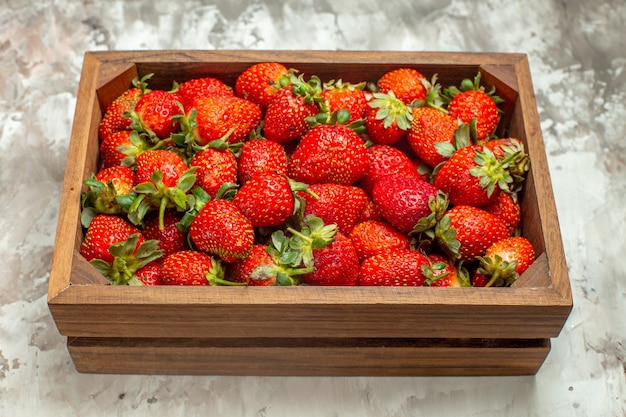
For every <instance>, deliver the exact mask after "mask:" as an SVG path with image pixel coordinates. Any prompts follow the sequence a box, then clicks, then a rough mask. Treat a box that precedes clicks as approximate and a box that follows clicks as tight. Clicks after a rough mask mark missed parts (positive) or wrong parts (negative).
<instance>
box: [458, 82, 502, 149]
mask: <svg viewBox="0 0 626 417" xmlns="http://www.w3.org/2000/svg"><path fill="white" fill-rule="evenodd" d="M494 92H495V89H493V90H492V91H490V92H489V93H487V92H485V91H484V88H483V87H482V86H481V85H480V73H478V75H476V77H475V78H474V81H472V80H469V79H466V80H463V82H462V83H461V89H460V90H459V89H458V88H456V87H451V88H449V89H447V90H446V93H447V95H448V96H449V97H450V101H449V103H448V112H449V113H450V115H452V116H453V117H454V118H457V119H460V120H461V121H462V122H463V123H467V124H469V125H470V126H471V132H472V133H471V137H472V138H473V139H474V140H475V141H477V142H481V141H485V140H487V139H488V138H489V137H490V136H491V135H492V134H493V133H494V131H495V130H496V127H497V126H498V122H499V121H500V115H499V111H498V103H500V102H502V99H500V98H499V97H497V96H495V95H494Z"/></svg>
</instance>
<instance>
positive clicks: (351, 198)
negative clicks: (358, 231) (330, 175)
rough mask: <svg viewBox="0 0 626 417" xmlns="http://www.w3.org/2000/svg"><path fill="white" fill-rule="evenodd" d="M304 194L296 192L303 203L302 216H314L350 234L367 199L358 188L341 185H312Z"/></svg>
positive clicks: (359, 217) (366, 203)
mask: <svg viewBox="0 0 626 417" xmlns="http://www.w3.org/2000/svg"><path fill="white" fill-rule="evenodd" d="M309 191H310V192H311V193H313V195H311V194H306V193H304V192H301V191H300V192H298V195H299V196H300V197H301V198H302V199H303V201H304V211H303V215H304V216H305V217H306V216H309V215H314V216H316V217H319V218H320V219H322V221H323V222H324V223H325V224H336V225H337V228H338V229H339V231H340V232H341V233H343V234H345V235H348V234H350V232H351V231H352V229H353V228H354V226H356V224H357V223H358V222H359V221H360V219H361V216H362V213H363V210H364V208H365V207H366V206H367V205H368V201H369V197H368V196H367V194H365V192H364V191H363V190H362V189H360V188H359V187H355V186H351V185H341V184H313V185H310V186H309Z"/></svg>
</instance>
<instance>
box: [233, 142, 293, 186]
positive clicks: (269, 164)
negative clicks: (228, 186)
mask: <svg viewBox="0 0 626 417" xmlns="http://www.w3.org/2000/svg"><path fill="white" fill-rule="evenodd" d="M237 169H238V171H237V177H238V178H239V182H240V183H241V184H242V185H243V184H245V183H246V182H247V181H248V180H249V179H250V178H252V177H253V176H255V175H256V174H259V173H261V172H267V171H271V172H275V173H277V174H283V175H286V174H287V154H286V153H285V149H284V148H283V147H282V146H281V145H280V144H279V143H277V142H274V141H271V140H264V139H252V140H249V141H246V142H244V143H243V145H242V146H241V149H240V155H239V159H238V160H237Z"/></svg>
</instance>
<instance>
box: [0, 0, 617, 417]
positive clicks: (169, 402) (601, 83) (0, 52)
mask: <svg viewBox="0 0 626 417" xmlns="http://www.w3.org/2000/svg"><path fill="white" fill-rule="evenodd" d="M624 19H626V3H624V2H623V1H621V0H610V1H605V2H594V1H584V0H573V1H569V2H561V1H545V0H529V1H523V2H522V1H519V2H516V1H504V0H503V1H497V0H492V1H483V2H480V4H479V3H478V2H476V3H475V2H471V1H468V0H459V1H421V2H410V1H404V0H387V1H385V2H380V1H373V0H371V1H352V0H344V1H341V2H335V1H332V2H331V1H328V0H321V1H312V0H305V1H299V2H296V1H285V2H274V1H272V0H256V1H245V2H231V1H227V0H216V1H215V2H213V3H208V2H201V1H192V0H184V1H180V2H172V1H162V0H158V1H152V2H141V1H121V0H117V1H96V0H92V1H88V2H74V1H69V0H55V1H35V2H30V1H24V0H2V1H1V2H0V213H2V217H0V230H1V231H2V232H1V234H0V270H2V272H3V273H2V275H1V276H0V416H54V417H56V416H67V417H71V416H81V417H84V416H100V415H130V414H131V413H132V415H133V416H173V415H185V416H201V415H202V416H204V415H225V416H264V417H265V416H267V417H270V416H291V415H298V416H305V415H315V416H344V415H346V416H348V415H349V416H356V415H358V416H376V417H383V416H389V417H396V416H398V417H399V416H408V415H410V416H434V415H437V416H456V415H464V416H476V417H478V416H481V417H483V416H498V417H502V416H548V415H549V416H564V417H565V416H567V417H570V416H602V417H611V416H615V417H617V416H624V415H626V394H625V393H626V377H625V369H626V364H625V361H626V350H625V347H624V344H625V338H626V321H625V320H624V317H625V316H626V306H625V304H624V300H625V297H626V275H625V273H624V267H623V263H622V260H623V256H624V255H623V254H624V253H625V252H626V243H625V240H624V238H623V237H624V235H625V234H626V222H625V220H626V211H625V210H624V203H626V199H625V197H624V196H625V195H626V166H625V157H624V154H625V150H626V149H625V148H626V141H624V131H625V130H626V107H625V104H624V103H626V71H625V66H626V42H625V41H624V36H623V34H624V31H623V22H624ZM177 48H189V49H339V50H350V49H355V50H430V51H437V50H439V51H502V52H523V53H526V54H528V56H529V61H530V65H531V71H532V77H533V82H534V87H535V92H536V95H537V102H538V106H539V115H540V117H541V121H542V123H541V125H542V129H543V135H544V139H545V142H546V151H547V154H548V161H549V165H550V170H551V175H552V181H553V186H554V189H555V198H556V203H557V208H558V212H559V218H560V224H561V229H562V233H563V243H564V246H565V251H566V256H567V260H568V266H569V272H570V279H571V283H572V288H573V295H574V309H573V311H572V314H571V315H570V318H569V320H568V321H567V323H566V325H565V327H564V329H563V331H562V333H561V335H560V336H559V337H558V338H556V339H554V340H553V342H552V344H553V345H552V351H551V352H550V354H549V356H548V358H547V361H546V363H545V364H544V366H543V367H542V368H541V370H540V371H539V373H538V374H537V375H536V376H532V377H506V378H495V377H494V378H269V377H222V376H207V377H188V376H180V377H177V376H171V377H165V376H117V375H85V374H78V373H77V372H76V371H75V370H74V368H73V365H72V363H71V360H70V358H69V355H68V353H67V350H66V347H65V338H63V337H61V336H60V335H59V334H58V332H57V331H56V328H55V326H54V323H53V321H52V318H51V316H50V313H49V311H48V308H47V305H46V288H47V279H48V275H49V266H50V258H51V254H52V247H53V239H54V232H55V227H56V217H57V211H58V203H59V197H60V190H61V183H62V179H63V170H64V167H65V163H66V153H67V147H68V138H69V136H70V129H71V124H72V117H73V112H74V105H75V101H76V100H75V99H76V97H75V94H76V89H77V85H78V79H79V73H80V68H81V65H82V56H83V53H84V52H85V51H87V50H109V49H111V50H112V49H177Z"/></svg>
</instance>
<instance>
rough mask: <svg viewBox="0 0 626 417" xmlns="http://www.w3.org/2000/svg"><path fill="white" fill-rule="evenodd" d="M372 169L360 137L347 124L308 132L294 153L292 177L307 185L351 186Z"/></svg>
mask: <svg viewBox="0 0 626 417" xmlns="http://www.w3.org/2000/svg"><path fill="white" fill-rule="evenodd" d="M368 166H369V158H368V156H367V148H366V147H365V143H364V142H363V140H362V139H361V137H360V136H359V135H358V134H357V133H356V132H355V131H353V130H352V129H350V128H348V127H346V126H344V125H319V126H316V127H314V128H312V129H311V130H310V131H308V132H307V133H306V134H305V135H304V136H303V137H302V140H301V141H300V143H299V144H298V146H297V147H296V150H295V151H294V153H293V155H292V157H291V161H290V165H289V168H288V172H289V177H291V178H293V179H294V180H296V181H301V182H304V183H306V184H317V183H323V182H332V183H336V184H344V185H351V184H353V183H355V182H356V181H357V180H359V179H360V178H361V177H363V176H364V175H365V174H366V172H367V169H368Z"/></svg>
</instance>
